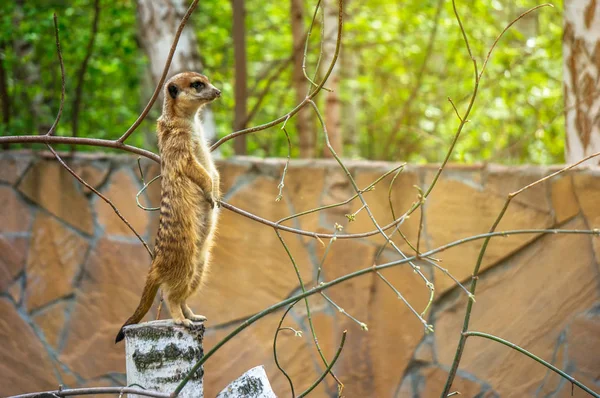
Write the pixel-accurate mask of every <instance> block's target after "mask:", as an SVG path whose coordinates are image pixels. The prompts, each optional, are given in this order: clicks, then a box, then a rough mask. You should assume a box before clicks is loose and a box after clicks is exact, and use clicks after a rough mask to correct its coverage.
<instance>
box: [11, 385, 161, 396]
mask: <svg viewBox="0 0 600 398" xmlns="http://www.w3.org/2000/svg"><path fill="white" fill-rule="evenodd" d="M42 394H52V395H55V396H57V397H72V396H76V395H93V394H137V395H143V396H145V397H154V398H170V397H171V395H170V394H166V393H163V392H154V391H149V390H143V389H141V388H133V387H88V388H69V389H66V390H54V391H43V392H34V393H29V394H21V395H13V396H12V397H8V398H36V397H40V396H42Z"/></svg>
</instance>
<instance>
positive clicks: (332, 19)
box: [321, 0, 343, 158]
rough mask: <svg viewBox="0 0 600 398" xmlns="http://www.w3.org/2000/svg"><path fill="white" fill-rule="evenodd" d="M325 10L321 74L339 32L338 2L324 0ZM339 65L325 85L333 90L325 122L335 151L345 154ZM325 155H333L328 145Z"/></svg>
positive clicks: (330, 56)
mask: <svg viewBox="0 0 600 398" xmlns="http://www.w3.org/2000/svg"><path fill="white" fill-rule="evenodd" d="M323 7H325V8H324V10H325V27H324V37H323V59H322V60H321V76H324V75H325V73H326V72H327V70H328V69H329V65H330V64H331V61H332V60H333V56H334V54H335V47H336V41H337V32H338V3H337V1H335V0H325V1H324V2H323ZM339 79H340V77H339V65H338V64H337V63H336V65H335V67H334V68H333V71H332V72H331V75H329V79H328V80H327V83H325V87H327V88H329V89H330V90H331V91H328V92H327V95H326V96H325V112H324V114H325V115H324V116H325V122H326V123H327V131H328V133H329V141H330V142H331V146H332V147H333V149H334V150H335V152H336V153H337V154H338V155H339V156H342V155H343V146H342V128H341V127H342V126H341V107H342V103H341V101H340V97H339V93H338V88H339ZM323 156H324V157H326V158H329V157H333V156H332V154H331V152H330V151H329V149H328V148H327V147H325V148H323Z"/></svg>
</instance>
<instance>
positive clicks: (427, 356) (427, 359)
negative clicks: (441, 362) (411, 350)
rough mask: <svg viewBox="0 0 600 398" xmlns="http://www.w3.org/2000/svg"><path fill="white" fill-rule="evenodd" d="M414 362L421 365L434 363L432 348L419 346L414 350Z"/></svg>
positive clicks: (423, 345)
mask: <svg viewBox="0 0 600 398" xmlns="http://www.w3.org/2000/svg"><path fill="white" fill-rule="evenodd" d="M414 360H415V361H419V362H423V363H432V362H433V361H434V357H433V347H432V346H431V344H426V343H422V344H420V345H419V346H418V347H417V349H416V350H415V356H414Z"/></svg>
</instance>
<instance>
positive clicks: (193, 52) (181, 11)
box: [137, 0, 216, 142]
mask: <svg viewBox="0 0 600 398" xmlns="http://www.w3.org/2000/svg"><path fill="white" fill-rule="evenodd" d="M137 5H138V7H137V20H138V33H139V41H140V44H141V46H142V48H143V50H144V52H145V53H146V55H147V56H148V59H149V61H150V65H149V68H150V75H151V77H152V82H153V83H154V85H156V84H157V83H158V81H159V80H160V76H161V74H162V71H163V68H164V67H165V63H166V62H167V57H168V55H169V50H170V49H171V44H172V43H173V39H174V38H175V32H176V31H177V28H178V27H179V23H180V22H181V19H182V18H183V16H184V15H185V12H186V10H187V5H188V4H187V1H184V0H163V1H153V0H138V1H137ZM185 71H196V72H201V71H202V62H201V61H200V50H199V46H198V41H197V40H196V35H195V34H194V29H193V28H192V23H191V21H188V22H187V24H186V26H185V28H184V29H183V32H181V37H180V38H179V43H178V44H177V50H176V51H175V55H174V56H173V61H172V63H171V68H170V69H169V74H168V75H167V76H168V77H170V76H173V75H175V74H177V73H180V72H185ZM209 78H210V76H209ZM161 98H162V97H161ZM202 126H203V127H204V136H205V137H206V139H207V140H208V141H209V142H213V141H214V140H215V138H216V126H215V119H214V116H213V114H212V111H211V109H210V107H209V106H206V107H205V108H204V111H203V114H202Z"/></svg>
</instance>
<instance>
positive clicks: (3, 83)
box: [0, 43, 10, 150]
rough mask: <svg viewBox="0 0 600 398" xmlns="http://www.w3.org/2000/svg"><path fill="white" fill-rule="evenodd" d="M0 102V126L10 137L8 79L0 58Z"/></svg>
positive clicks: (3, 47) (3, 45)
mask: <svg viewBox="0 0 600 398" xmlns="http://www.w3.org/2000/svg"><path fill="white" fill-rule="evenodd" d="M5 46H6V45H5V43H0V52H4V51H5V50H4V49H5ZM0 102H2V124H3V125H4V134H5V135H10V131H9V126H10V95H9V94H8V79H7V78H6V69H4V62H3V60H2V58H0ZM9 148H10V144H4V145H3V146H2V149H5V150H8V149H9Z"/></svg>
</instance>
